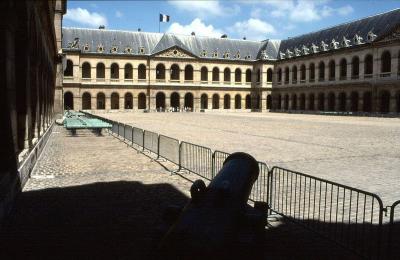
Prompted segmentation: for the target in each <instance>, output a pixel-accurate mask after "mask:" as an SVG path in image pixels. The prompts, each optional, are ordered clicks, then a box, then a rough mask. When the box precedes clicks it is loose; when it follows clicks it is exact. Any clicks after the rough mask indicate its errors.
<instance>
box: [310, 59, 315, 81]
mask: <svg viewBox="0 0 400 260" xmlns="http://www.w3.org/2000/svg"><path fill="white" fill-rule="evenodd" d="M314 81H315V64H314V63H311V64H310V82H314Z"/></svg>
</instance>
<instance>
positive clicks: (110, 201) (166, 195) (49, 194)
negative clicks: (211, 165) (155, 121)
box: [0, 181, 400, 259]
mask: <svg viewBox="0 0 400 260" xmlns="http://www.w3.org/2000/svg"><path fill="white" fill-rule="evenodd" d="M188 201H189V199H188V198H187V197H186V196H185V195H184V194H183V193H181V192H180V191H179V190H177V189H176V188H175V187H173V186H172V185H170V184H151V185H144V184H142V183H140V182H124V181H119V182H109V183H93V184H88V185H82V186H73V187H64V188H52V189H45V190H38V191H29V192H23V193H22V194H21V195H20V197H19V199H18V201H17V204H16V207H15V210H14V212H13V215H12V217H11V218H10V219H9V220H8V221H7V222H6V225H5V226H4V228H3V230H2V233H1V236H0V258H1V259H21V258H24V259H148V258H150V257H151V256H153V253H154V251H155V248H156V246H157V244H158V242H159V241H160V239H161V237H162V236H163V235H164V233H165V232H166V231H167V228H168V227H167V226H166V225H165V224H164V222H163V218H162V215H163V213H164V209H165V208H166V207H168V206H169V205H177V206H183V205H185V204H186V203H187V202H188ZM269 221H270V223H271V224H273V222H274V217H270V218H269ZM305 224H307V223H305ZM313 225H321V227H322V226H324V225H323V224H321V223H315V222H313ZM326 225H327V226H326ZM329 226H331V225H328V224H325V227H323V228H327V229H329V228H331V227H329ZM397 230H400V229H399V228H398V226H397ZM265 236H266V239H265V242H264V243H263V244H262V245H260V246H258V247H257V246H256V245H254V250H258V251H259V252H260V253H259V254H254V255H257V256H258V257H254V258H252V259H357V256H356V255H354V254H352V253H351V252H349V251H348V250H346V249H343V248H342V247H340V246H338V245H336V244H334V243H333V242H331V241H329V240H326V239H323V238H321V237H320V236H318V235H316V234H315V233H312V232H309V231H307V230H305V229H303V228H301V227H299V226H298V225H296V224H293V223H292V222H290V221H285V220H279V225H272V226H270V227H269V228H268V229H267V231H266V235H265ZM396 237H398V236H396ZM367 239H368V240H371V241H374V240H376V237H368V238H367ZM398 241H399V240H397V242H396V241H393V243H398ZM247 250H249V248H247ZM250 250H253V249H252V248H250ZM245 258H246V257H245V256H244V258H242V259H245Z"/></svg>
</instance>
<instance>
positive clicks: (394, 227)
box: [386, 200, 400, 259]
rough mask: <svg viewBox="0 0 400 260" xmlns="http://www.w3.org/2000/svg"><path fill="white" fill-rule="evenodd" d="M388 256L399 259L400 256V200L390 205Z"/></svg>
mask: <svg viewBox="0 0 400 260" xmlns="http://www.w3.org/2000/svg"><path fill="white" fill-rule="evenodd" d="M387 229H388V232H387V233H388V241H387V257H386V258H388V259H398V258H399V257H400V248H399V244H400V200H398V201H396V202H394V203H393V204H392V205H391V206H390V221H389V226H388V228H387Z"/></svg>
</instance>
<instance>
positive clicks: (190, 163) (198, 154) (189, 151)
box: [179, 142, 215, 180]
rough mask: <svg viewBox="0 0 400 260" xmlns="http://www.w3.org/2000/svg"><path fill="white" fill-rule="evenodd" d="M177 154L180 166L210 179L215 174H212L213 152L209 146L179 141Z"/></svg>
mask: <svg viewBox="0 0 400 260" xmlns="http://www.w3.org/2000/svg"><path fill="white" fill-rule="evenodd" d="M179 156H180V167H181V168H183V169H186V170H188V171H190V172H192V173H195V174H197V175H199V176H201V177H203V178H205V179H207V180H212V179H213V177H214V176H215V175H214V174H213V152H212V151H211V149H210V148H207V147H204V146H200V145H196V144H191V143H187V142H181V144H180V153H179Z"/></svg>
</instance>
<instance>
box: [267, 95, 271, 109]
mask: <svg viewBox="0 0 400 260" xmlns="http://www.w3.org/2000/svg"><path fill="white" fill-rule="evenodd" d="M271 104H272V97H271V95H267V109H271Z"/></svg>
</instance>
